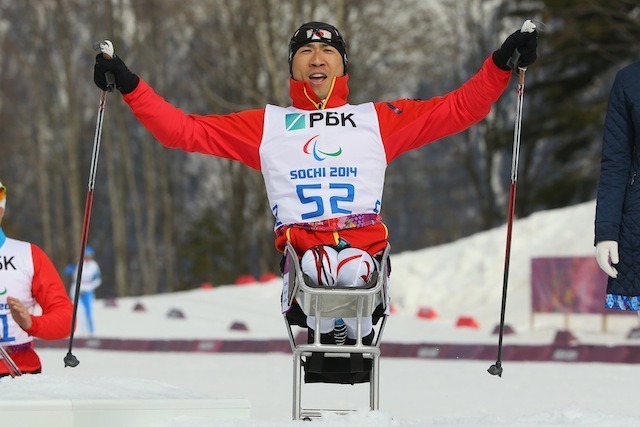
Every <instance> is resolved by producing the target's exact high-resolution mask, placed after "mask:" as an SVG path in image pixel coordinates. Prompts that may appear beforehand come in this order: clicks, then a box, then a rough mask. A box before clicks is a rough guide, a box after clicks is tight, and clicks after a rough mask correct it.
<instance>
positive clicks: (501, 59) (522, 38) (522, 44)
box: [493, 30, 538, 70]
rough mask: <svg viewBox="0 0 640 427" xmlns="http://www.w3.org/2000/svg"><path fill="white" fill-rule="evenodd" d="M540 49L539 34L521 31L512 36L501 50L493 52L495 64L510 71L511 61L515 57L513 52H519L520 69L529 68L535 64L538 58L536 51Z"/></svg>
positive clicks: (503, 44)
mask: <svg viewBox="0 0 640 427" xmlns="http://www.w3.org/2000/svg"><path fill="white" fill-rule="evenodd" d="M537 47H538V32H537V31H535V30H534V31H533V32H531V33H529V32H521V31H520V30H518V31H516V32H515V33H513V34H511V35H510V36H509V37H507V39H506V40H505V41H504V43H502V46H500V49H498V50H496V51H495V52H493V62H494V63H495V64H496V65H497V66H498V68H501V69H503V70H510V69H511V67H510V66H509V59H510V58H511V56H512V55H513V52H515V51H516V49H517V50H518V52H519V53H520V58H519V59H518V63H517V66H518V67H523V68H524V67H527V66H529V65H531V64H533V63H534V62H535V61H536V58H537V57H538V54H537V53H536V49H537Z"/></svg>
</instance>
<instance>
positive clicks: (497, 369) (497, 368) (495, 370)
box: [487, 67, 527, 377]
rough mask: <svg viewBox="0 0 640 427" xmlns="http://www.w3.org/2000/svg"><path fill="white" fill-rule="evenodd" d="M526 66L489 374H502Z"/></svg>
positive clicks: (521, 84) (521, 78)
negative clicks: (494, 356)
mask: <svg viewBox="0 0 640 427" xmlns="http://www.w3.org/2000/svg"><path fill="white" fill-rule="evenodd" d="M526 71H527V69H526V68H522V67H519V68H518V77H519V78H518V101H517V106H516V124H515V129H514V132H513V153H512V157H511V185H510V187H509V207H508V212H507V244H506V250H505V258H504V275H503V280H502V306H501V310H500V334H499V338H498V357H497V360H496V363H495V365H491V366H490V367H489V369H488V370H487V371H488V372H489V373H490V374H491V375H498V376H499V377H501V376H502V360H501V358H502V337H503V335H504V318H505V312H506V308H507V285H508V283H509V261H510V258H511V234H512V231H513V217H514V216H515V210H516V188H517V183H518V162H519V159H520V134H521V129H522V105H523V103H524V76H525V72H526Z"/></svg>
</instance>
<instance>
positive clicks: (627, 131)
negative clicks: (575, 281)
mask: <svg viewBox="0 0 640 427" xmlns="http://www.w3.org/2000/svg"><path fill="white" fill-rule="evenodd" d="M639 149H640V62H636V63H634V64H631V65H629V66H627V67H625V68H623V69H622V70H620V71H618V73H617V75H616V78H615V81H614V83H613V87H612V88H611V94H610V96H609V106H608V108H607V116H606V119H605V125H604V139H603V145H602V161H601V170H600V183H599V186H598V196H597V204H596V221H595V241H596V243H598V242H600V241H603V240H614V241H616V242H618V248H619V255H620V262H619V263H618V264H617V265H616V269H617V270H618V277H617V278H616V279H613V278H609V283H608V286H607V293H608V294H612V295H623V296H640V176H638V173H639V172H640V153H639Z"/></svg>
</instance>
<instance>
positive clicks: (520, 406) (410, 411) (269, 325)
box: [0, 202, 640, 427]
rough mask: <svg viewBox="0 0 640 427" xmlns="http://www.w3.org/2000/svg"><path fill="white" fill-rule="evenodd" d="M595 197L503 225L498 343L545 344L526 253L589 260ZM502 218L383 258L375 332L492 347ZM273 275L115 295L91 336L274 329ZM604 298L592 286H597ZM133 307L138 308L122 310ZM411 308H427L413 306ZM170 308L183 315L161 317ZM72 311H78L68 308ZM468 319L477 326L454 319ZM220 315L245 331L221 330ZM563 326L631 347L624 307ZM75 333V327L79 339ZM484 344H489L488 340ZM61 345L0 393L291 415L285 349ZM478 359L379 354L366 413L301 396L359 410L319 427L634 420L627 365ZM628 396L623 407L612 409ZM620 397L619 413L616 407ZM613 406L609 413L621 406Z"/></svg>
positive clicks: (310, 393)
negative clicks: (384, 307)
mask: <svg viewBox="0 0 640 427" xmlns="http://www.w3.org/2000/svg"><path fill="white" fill-rule="evenodd" d="M594 212H595V203H594V202H589V203H584V204H581V205H576V206H572V207H568V208H563V209H558V210H554V211H546V212H540V213H537V214H534V215H532V216H530V217H528V218H524V219H522V220H517V221H516V222H515V224H514V229H513V241H512V244H513V246H512V253H511V269H510V276H509V277H510V279H509V292H508V305H507V323H508V324H509V325H511V326H513V327H514V329H515V330H516V331H517V333H516V334H515V335H507V336H505V344H506V345H508V344H510V343H526V344H541V345H543V344H549V343H550V342H551V341H552V339H553V337H554V334H555V332H556V331H557V330H559V329H563V328H564V321H565V319H564V318H563V317H562V316H559V315H538V316H536V319H535V326H534V327H532V325H531V318H530V314H531V313H530V295H529V292H530V291H529V277H530V267H529V265H530V260H531V258H532V257H536V256H555V255H570V256H593V253H594V248H593V217H594ZM505 238H506V228H505V227H504V226H503V227H498V228H496V229H494V230H489V231H487V232H483V233H479V234H477V235H474V236H470V237H468V238H465V239H461V240H459V241H456V242H453V243H451V244H447V245H443V246H439V247H434V248H428V249H424V250H420V251H415V252H407V253H401V254H400V253H397V254H392V282H391V285H392V302H393V304H394V307H395V308H396V312H395V313H394V314H393V315H392V316H391V317H390V318H389V321H388V323H387V327H386V329H385V333H384V340H383V341H384V342H394V343H428V342H438V343H445V342H448V343H482V344H489V343H495V344H497V337H496V335H493V334H492V333H491V331H492V330H493V328H494V327H495V325H496V324H497V323H498V320H499V315H500V300H501V296H502V274H503V265H504V246H505ZM280 286H281V285H280V282H279V281H278V280H274V281H272V282H269V283H265V284H256V285H248V286H225V287H219V288H215V289H211V290H206V289H197V290H192V291H187V292H180V293H174V294H165V295H154V296H147V297H141V298H122V299H119V300H118V301H117V306H116V307H109V306H107V304H105V303H104V301H98V302H97V305H96V325H97V336H98V337H99V338H136V339H240V340H245V339H260V340H265V339H278V340H282V339H286V330H285V325H284V321H283V319H282V316H281V315H280V311H279V310H280V304H279V293H280ZM603 298H604V288H603ZM136 304H142V305H143V306H144V308H145V311H134V310H133V307H134V306H135V305H136ZM422 306H428V307H432V308H434V309H435V310H436V311H437V312H438V315H439V316H438V318H437V319H434V320H428V321H427V320H424V319H419V318H417V317H416V316H415V313H416V312H417V309H418V308H419V307H422ZM171 310H180V311H182V312H183V313H184V314H185V318H183V319H179V318H171V317H168V316H167V313H168V312H169V311H171ZM80 314H82V313H80ZM462 315H464V316H471V317H473V318H475V319H476V320H477V321H478V322H479V323H480V325H481V326H480V328H479V329H461V328H456V327H455V320H456V319H457V318H458V317H459V316H462ZM234 322H242V323H244V324H245V325H246V326H247V328H248V330H247V331H238V330H230V325H231V324H232V323H234ZM569 326H570V329H571V331H572V332H573V333H574V335H576V337H578V338H579V340H580V341H581V342H592V343H604V344H627V345H630V344H633V342H630V341H629V339H627V338H626V335H627V333H628V332H629V330H630V328H632V327H635V326H637V318H636V317H635V316H633V315H619V316H609V321H608V330H607V332H602V330H601V318H600V316H588V315H574V316H571V317H570V319H569ZM84 336H85V335H84V332H83V331H82V330H80V331H78V333H77V334H76V337H78V338H81V337H84ZM496 350H497V345H496ZM66 352H67V350H66V349H51V348H40V349H39V354H40V356H41V358H42V361H43V366H44V373H43V374H41V375H34V376H23V377H19V378H16V379H10V378H4V379H2V381H1V383H0V400H3V401H4V400H23V399H64V398H66V399H70V398H74V399H77V398H80V397H81V398H86V399H92V398H93V399H143V398H148V399H154V398H158V399H187V398H205V397H206V398H218V399H248V400H249V401H250V402H251V419H250V420H244V421H240V420H227V421H223V420H220V421H216V422H215V423H211V422H206V421H203V420H199V419H196V418H192V419H187V418H186V417H183V418H181V419H174V420H168V421H167V424H166V425H167V426H175V427H178V426H180V427H182V426H190V427H201V426H210V425H211V426H212V425H215V426H223V427H224V426H229V427H236V426H257V427H266V426H269V427H281V426H282V427H288V426H298V425H302V424H303V422H301V421H295V422H294V421H291V404H292V356H291V355H290V354H284V353H263V354H250V353H195V352H127V351H106V350H96V349H90V348H74V351H73V353H74V355H75V356H77V357H78V359H79V360H80V365H79V366H78V367H76V368H65V367H64V364H63V358H64V356H65V355H66ZM491 363H492V362H487V361H477V360H431V359H411V358H390V357H389V358H385V357H384V354H383V356H382V359H381V379H380V384H381V387H380V411H377V412H373V413H369V412H368V411H367V410H366V408H367V407H368V385H364V384H360V385H355V386H338V385H327V384H307V385H304V386H303V403H308V405H305V406H312V407H322V406H323V405H327V406H328V407H340V406H346V407H354V405H355V407H356V408H362V409H361V410H359V411H358V412H356V413H353V414H349V415H334V414H327V415H325V416H324V417H323V418H322V419H321V420H318V421H314V424H318V425H322V426H345V427H346V426H369V427H387V426H389V427H405V426H432V425H442V426H517V427H522V426H540V425H545V426H546V425H549V426H576V425H593V426H621V427H622V426H635V425H638V422H639V421H640V420H639V417H638V416H636V415H635V414H634V411H633V409H632V408H633V402H634V398H633V396H635V393H636V389H637V380H636V377H637V369H638V368H637V367H636V366H634V365H631V364H614V363H557V362H542V363H539V362H535V363H534V362H513V361H509V360H503V368H504V373H503V376H502V377H496V376H492V375H489V374H488V373H487V368H488V367H489V366H490V365H491ZM623 402H628V404H627V405H621V403H623ZM626 407H629V408H630V409H629V410H627V409H625V408H626ZM621 408H622V409H621Z"/></svg>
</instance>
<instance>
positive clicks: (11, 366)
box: [0, 345, 22, 378]
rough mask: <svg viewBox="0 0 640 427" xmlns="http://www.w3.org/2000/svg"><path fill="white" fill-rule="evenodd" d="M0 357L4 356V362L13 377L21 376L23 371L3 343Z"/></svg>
mask: <svg viewBox="0 0 640 427" xmlns="http://www.w3.org/2000/svg"><path fill="white" fill-rule="evenodd" d="M0 357H1V358H2V363H3V364H4V366H5V367H6V368H7V371H9V375H11V378H15V377H19V376H21V375H22V371H20V368H18V365H16V362H14V361H13V359H12V358H11V356H9V353H7V351H6V350H5V349H4V347H2V346H1V345H0Z"/></svg>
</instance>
